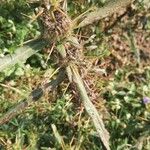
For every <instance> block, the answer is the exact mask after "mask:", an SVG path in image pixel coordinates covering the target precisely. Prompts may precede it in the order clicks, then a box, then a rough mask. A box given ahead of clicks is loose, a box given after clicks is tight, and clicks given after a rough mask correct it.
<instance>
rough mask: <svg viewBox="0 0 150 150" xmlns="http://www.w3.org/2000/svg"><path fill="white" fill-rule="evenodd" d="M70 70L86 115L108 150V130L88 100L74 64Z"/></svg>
mask: <svg viewBox="0 0 150 150" xmlns="http://www.w3.org/2000/svg"><path fill="white" fill-rule="evenodd" d="M71 70H72V74H73V81H74V82H75V83H76V85H77V88H78V91H79V93H80V96H81V99H82V101H83V104H84V107H85V109H86V111H87V113H88V115H89V116H90V117H91V118H92V120H93V123H94V126H95V128H96V130H97V132H98V135H99V137H100V138H101V140H102V142H103V144H104V146H105V148H106V149H107V150H110V147H109V132H108V131H107V130H106V129H105V125H104V123H103V120H102V118H101V117H100V116H99V114H98V112H97V110H96V108H95V106H94V105H93V104H92V102H91V101H90V99H89V97H88V95H87V92H86V89H85V87H84V84H83V82H82V79H81V77H80V75H79V73H78V70H77V68H76V66H75V65H71Z"/></svg>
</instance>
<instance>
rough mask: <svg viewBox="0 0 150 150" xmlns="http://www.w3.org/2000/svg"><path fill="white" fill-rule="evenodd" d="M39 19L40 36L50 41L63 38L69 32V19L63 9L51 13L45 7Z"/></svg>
mask: <svg viewBox="0 0 150 150" xmlns="http://www.w3.org/2000/svg"><path fill="white" fill-rule="evenodd" d="M40 21H41V24H42V38H44V39H46V40H48V41H49V42H50V43H53V42H54V41H58V40H60V39H62V38H64V37H65V36H67V35H68V33H69V30H70V25H71V20H70V19H69V17H68V16H67V15H66V14H65V12H63V11H59V10H55V11H54V12H52V13H51V12H49V11H48V10H46V9H45V10H44V11H43V13H42V15H41V16H40Z"/></svg>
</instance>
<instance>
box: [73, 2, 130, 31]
mask: <svg viewBox="0 0 150 150" xmlns="http://www.w3.org/2000/svg"><path fill="white" fill-rule="evenodd" d="M131 2H132V0H125V1H124V0H111V1H110V2H109V3H108V4H107V5H106V6H104V7H102V8H97V9H96V10H95V11H93V12H91V13H87V14H86V15H84V16H83V18H84V19H83V20H82V21H81V22H80V23H79V24H78V25H77V27H75V28H81V27H84V26H86V25H89V24H92V23H93V22H95V21H98V20H100V19H103V18H105V17H107V16H110V15H111V14H113V13H115V12H118V11H119V10H121V9H122V8H125V7H127V6H128V5H129V4H130V3H131Z"/></svg>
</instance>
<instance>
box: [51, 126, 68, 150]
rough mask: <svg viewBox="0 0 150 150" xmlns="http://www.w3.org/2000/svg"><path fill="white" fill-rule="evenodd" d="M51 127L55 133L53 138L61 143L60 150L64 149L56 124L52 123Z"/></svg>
mask: <svg viewBox="0 0 150 150" xmlns="http://www.w3.org/2000/svg"><path fill="white" fill-rule="evenodd" d="M51 127H52V129H53V133H54V135H55V138H56V139H57V141H58V143H59V144H60V145H61V148H62V150H66V148H65V147H66V146H65V143H64V140H63V138H62V137H61V135H60V134H59V132H58V130H57V128H56V126H55V125H54V124H52V125H51Z"/></svg>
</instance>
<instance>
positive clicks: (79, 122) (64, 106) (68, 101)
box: [0, 0, 150, 150]
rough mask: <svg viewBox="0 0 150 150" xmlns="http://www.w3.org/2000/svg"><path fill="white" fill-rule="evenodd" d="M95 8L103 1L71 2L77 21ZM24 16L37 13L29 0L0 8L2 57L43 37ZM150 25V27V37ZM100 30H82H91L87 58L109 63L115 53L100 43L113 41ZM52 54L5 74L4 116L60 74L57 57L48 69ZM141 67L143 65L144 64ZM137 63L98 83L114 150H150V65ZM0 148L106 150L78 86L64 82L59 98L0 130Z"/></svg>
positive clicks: (0, 110) (47, 99) (0, 102)
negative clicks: (146, 101) (146, 99)
mask: <svg viewBox="0 0 150 150" xmlns="http://www.w3.org/2000/svg"><path fill="white" fill-rule="evenodd" d="M91 5H101V6H102V5H103V1H101V3H100V4H98V3H97V1H94V0H93V1H90V2H89V3H87V2H85V1H83V4H82V5H80V3H79V2H78V3H77V2H74V3H71V2H69V5H68V10H69V15H70V16H72V17H75V16H77V15H79V14H80V13H82V12H84V11H85V10H86V9H87V8H89V7H90V6H91ZM135 6H136V7H138V8H137V9H138V11H141V12H142V10H143V9H145V7H146V6H145V4H144V3H142V2H141V3H139V4H137V3H136V5H135ZM21 14H25V15H27V16H30V15H32V14H33V8H31V7H29V4H28V3H27V2H26V1H24V0H19V1H18V2H17V1H15V0H13V1H11V2H9V3H7V2H6V3H5V2H3V4H2V5H1V6H0V55H1V56H4V55H6V54H8V53H13V52H14V51H15V48H16V47H17V45H20V44H22V43H23V42H25V41H27V40H30V39H34V38H35V37H37V36H38V35H39V26H38V23H37V22H36V21H35V22H33V23H32V24H30V23H29V22H30V19H29V18H28V17H25V16H24V15H21ZM149 22H150V21H147V25H146V26H147V28H146V30H147V32H148V31H149ZM95 25H96V26H95ZM95 25H93V26H92V27H91V26H89V27H85V28H84V29H83V31H82V30H81V33H84V31H86V30H88V31H90V33H89V34H87V35H88V39H87V40H86V44H85V47H86V49H87V50H88V51H87V52H85V56H86V57H87V58H89V59H92V58H95V59H96V58H97V59H98V60H99V61H105V60H106V59H109V58H110V57H111V53H110V51H109V47H108V45H107V43H105V40H101V39H105V38H108V35H105V34H104V33H102V32H101V29H100V28H99V24H98V23H97V24H95ZM1 31H2V32H1ZM83 35H84V34H83ZM93 35H95V36H93ZM133 35H134V34H133ZM85 36H86V35H85ZM92 36H93V38H91V40H89V37H92ZM88 40H89V41H88ZM101 41H102V43H100V42H101ZM95 46H96V47H95ZM135 53H136V52H135ZM47 55H48V54H47V53H44V52H39V53H37V54H36V55H34V56H33V57H31V58H30V59H28V60H27V62H26V64H18V65H16V66H14V67H12V68H8V69H7V70H5V71H3V72H1V73H0V82H1V83H3V84H5V85H8V86H7V87H4V86H2V85H1V86H0V116H2V115H3V114H4V113H5V112H6V111H8V110H9V109H10V108H11V107H12V106H13V105H14V104H15V103H17V102H18V101H20V100H21V99H23V98H24V95H28V94H29V93H30V92H31V91H32V89H34V88H35V87H37V86H38V85H39V84H40V83H41V82H43V81H44V80H45V78H46V76H47V74H48V77H49V74H51V73H52V72H53V70H55V69H56V67H57V64H55V61H54V60H55V59H56V58H55V54H54V56H53V57H54V58H53V57H52V58H50V60H49V61H48V65H47V66H44V65H43V64H44V63H45V61H46V59H47V57H48V56H47ZM57 59H58V58H57ZM129 61H130V60H129ZM138 63H141V65H142V61H141V62H138ZM138 63H135V64H133V63H132V62H129V63H128V64H126V65H124V66H121V67H120V68H119V67H116V68H115V71H114V72H113V71H112V72H113V73H112V74H111V75H110V76H107V77H104V76H102V77H100V78H99V79H97V80H96V85H97V87H98V91H100V92H99V96H100V98H101V99H102V100H103V102H101V101H97V102H96V105H97V106H96V107H97V109H98V111H99V112H100V113H102V111H101V109H100V108H99V105H100V107H102V108H103V107H104V108H105V109H106V110H107V113H108V114H107V115H106V116H105V113H104V114H103V113H102V114H103V115H104V122H105V125H106V128H107V129H108V131H109V133H110V147H111V149H112V150H136V149H137V147H138V148H140V145H142V150H149V149H150V136H149V135H150V110H149V108H148V105H146V106H145V104H144V103H143V97H145V96H147V97H150V67H149V63H150V61H149V63H147V64H146V66H145V67H140V65H138ZM104 70H105V69H104ZM105 71H106V70H105ZM45 72H46V73H45ZM102 74H103V73H102ZM97 76H98V75H97ZM101 80H102V81H101ZM12 87H13V88H14V89H12ZM70 89H72V90H70ZM102 103H104V104H102ZM104 108H103V109H104ZM138 144H139V145H138ZM137 145H138V146H137ZM1 149H2V150H5V149H6V150H35V149H40V150H48V149H53V150H61V149H63V150H103V149H104V147H103V146H102V143H101V142H100V140H99V137H98V136H97V134H96V130H95V128H94V126H93V123H92V121H91V119H90V118H89V116H88V115H87V113H86V112H85V109H84V107H83V105H82V104H81V101H80V98H79V96H78V93H77V92H75V87H72V86H71V85H69V88H68V85H67V83H66V82H64V83H63V84H62V85H61V86H59V87H58V89H57V90H56V91H54V93H52V94H51V93H50V94H46V96H44V97H43V98H42V99H41V100H40V101H38V102H36V103H34V104H32V105H31V106H30V107H28V108H27V109H26V110H25V111H24V112H23V113H20V114H19V115H18V116H17V117H16V118H13V119H12V120H11V121H10V122H9V123H7V124H4V125H2V126H0V150H1Z"/></svg>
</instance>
